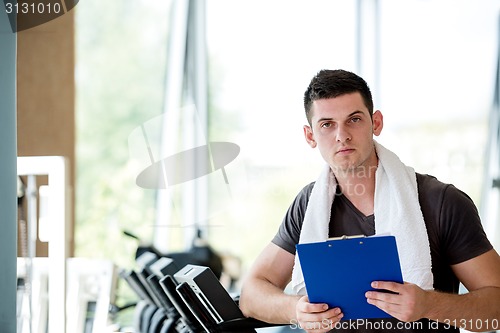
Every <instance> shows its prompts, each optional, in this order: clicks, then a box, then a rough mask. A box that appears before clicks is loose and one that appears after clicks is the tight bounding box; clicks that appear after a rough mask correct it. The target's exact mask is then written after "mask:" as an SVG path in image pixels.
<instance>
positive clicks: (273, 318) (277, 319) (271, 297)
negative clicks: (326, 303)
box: [240, 278, 300, 324]
mask: <svg viewBox="0 0 500 333" xmlns="http://www.w3.org/2000/svg"><path fill="white" fill-rule="evenodd" d="M299 298H300V297H299V296H293V295H287V294H285V293H284V292H283V290H281V289H280V288H278V287H276V286H274V285H272V284H271V283H269V282H267V281H264V280H259V279H255V278H254V279H251V280H248V281H246V283H245V286H244V287H243V289H242V291H241V296H240V308H241V310H242V311H243V314H244V315H245V316H247V317H252V318H255V319H259V320H262V321H265V322H267V323H272V324H290V322H291V320H292V319H294V318H295V305H296V303H297V301H298V299H299Z"/></svg>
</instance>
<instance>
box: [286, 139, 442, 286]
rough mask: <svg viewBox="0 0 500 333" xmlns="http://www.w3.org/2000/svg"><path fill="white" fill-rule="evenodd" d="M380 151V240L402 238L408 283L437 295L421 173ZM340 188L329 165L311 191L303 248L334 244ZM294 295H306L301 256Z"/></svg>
mask: <svg viewBox="0 0 500 333" xmlns="http://www.w3.org/2000/svg"><path fill="white" fill-rule="evenodd" d="M375 149H376V151H377V155H378V158H379V164H378V168H377V171H376V173H375V206H374V215H375V234H376V235H379V234H384V233H390V234H391V235H393V236H395V237H396V243H397V246H398V252H399V257H400V262H401V271H402V273H403V280H404V281H406V282H411V283H414V284H417V285H418V286H420V287H421V288H423V289H426V290H432V289H433V275H432V272H431V253H430V246H429V238H428V236H427V229H426V226H425V223H424V217H423V215H422V211H421V209H420V204H419V201H418V190H417V178H416V175H415V171H414V170H413V168H411V167H408V166H406V165H404V164H403V163H402V162H401V161H400V159H399V158H398V157H397V156H396V154H394V153H393V152H391V151H389V150H388V149H386V148H385V147H383V146H382V145H381V144H379V143H377V142H375ZM336 187H337V182H336V179H335V176H334V175H333V172H332V171H331V169H330V166H329V165H326V166H325V168H324V169H323V171H322V172H321V174H320V176H319V178H318V179H317V180H316V183H315V184H314V187H313V189H312V191H311V195H310V197H309V203H308V205H307V210H306V213H305V216H304V221H303V224H302V230H301V233H300V238H299V243H301V244H302V243H313V242H322V241H325V240H326V239H327V238H328V230H329V223H330V211H331V206H332V203H333V199H334V198H335V189H336ZM333 223H335V221H334V222H333ZM292 289H293V291H294V292H295V293H296V294H298V295H306V289H305V284H304V277H303V276H302V269H301V268H300V261H299V260H298V256H297V254H296V255H295V265H294V267H293V272H292Z"/></svg>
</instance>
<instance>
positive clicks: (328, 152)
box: [304, 92, 383, 175]
mask: <svg viewBox="0 0 500 333" xmlns="http://www.w3.org/2000/svg"><path fill="white" fill-rule="evenodd" d="M311 112H312V118H311V126H304V135H305V137H306V140H307V142H308V143H309V145H310V146H311V147H313V148H315V147H316V146H317V147H318V149H319V151H320V153H321V156H323V159H324V160H325V161H326V162H327V163H328V164H329V165H330V167H331V168H332V170H333V171H334V173H335V174H336V175H337V174H338V172H353V171H355V170H357V169H359V168H368V167H370V166H376V165H377V157H376V154H375V148H374V145H373V134H375V135H379V134H380V132H381V131H382V125H383V121H382V114H381V113H380V111H377V112H375V113H374V114H373V121H372V118H370V113H369V112H368V109H367V107H366V106H365V104H364V103H363V99H362V97H361V95H360V94H359V93H358V92H355V93H351V94H345V95H341V96H339V97H335V98H328V99H320V100H316V101H314V102H313V105H312V109H311ZM363 171H367V170H363Z"/></svg>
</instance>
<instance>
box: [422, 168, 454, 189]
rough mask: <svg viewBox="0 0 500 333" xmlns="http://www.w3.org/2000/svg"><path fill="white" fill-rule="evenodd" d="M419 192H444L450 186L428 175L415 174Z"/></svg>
mask: <svg viewBox="0 0 500 333" xmlns="http://www.w3.org/2000/svg"><path fill="white" fill-rule="evenodd" d="M415 175H416V176H417V185H418V188H419V190H424V191H445V190H446V189H447V188H448V187H449V186H450V185H451V184H447V183H443V182H442V181H440V180H438V179H437V178H436V177H434V176H432V175H428V174H422V173H418V172H415Z"/></svg>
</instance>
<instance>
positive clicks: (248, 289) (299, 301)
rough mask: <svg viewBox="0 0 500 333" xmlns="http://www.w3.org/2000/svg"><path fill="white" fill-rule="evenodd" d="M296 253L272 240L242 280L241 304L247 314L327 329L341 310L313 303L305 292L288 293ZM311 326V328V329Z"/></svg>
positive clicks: (282, 322) (268, 319)
mask: <svg viewBox="0 0 500 333" xmlns="http://www.w3.org/2000/svg"><path fill="white" fill-rule="evenodd" d="M294 258H295V257H294V255H293V254H291V253H289V252H287V251H285V250H283V249H282V248H280V247H279V246H277V245H275V244H273V243H270V244H269V245H268V246H267V247H266V248H265V249H264V251H263V252H262V253H261V254H260V256H259V257H258V258H257V260H256V261H255V263H254V265H253V267H252V269H251V270H250V272H249V274H248V276H247V277H246V279H245V282H244V283H243V288H242V291H241V296H240V308H241V310H242V311H243V314H244V315H245V316H247V317H252V318H255V319H259V320H262V321H265V322H268V323H275V324H288V325H290V324H296V325H297V326H300V327H302V328H304V329H306V330H307V331H308V332H326V331H328V330H330V327H327V326H328V324H330V325H333V324H335V323H336V322H337V321H338V320H340V318H342V314H341V312H340V310H339V309H338V308H334V309H328V306H327V305H326V304H312V303H309V302H308V299H307V297H306V296H295V295H287V294H285V293H284V292H283V291H284V289H285V287H286V285H287V284H288V283H289V282H290V279H291V276H292V269H293V265H294ZM308 328H311V329H308Z"/></svg>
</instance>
